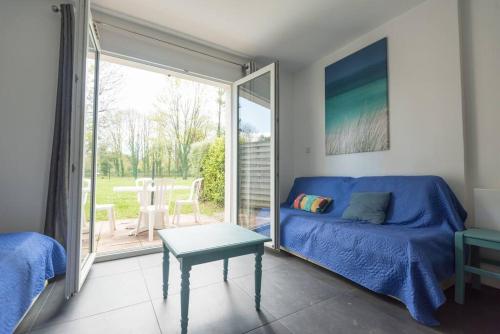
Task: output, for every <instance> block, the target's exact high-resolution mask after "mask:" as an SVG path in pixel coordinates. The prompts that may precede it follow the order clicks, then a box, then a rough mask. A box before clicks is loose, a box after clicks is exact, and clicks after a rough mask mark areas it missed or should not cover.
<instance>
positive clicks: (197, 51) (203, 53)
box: [95, 21, 248, 70]
mask: <svg viewBox="0 0 500 334" xmlns="http://www.w3.org/2000/svg"><path fill="white" fill-rule="evenodd" d="M95 23H96V24H98V25H104V26H109V27H112V28H116V29H119V30H123V31H125V32H128V33H130V34H133V35H137V36H141V37H144V38H147V39H151V40H154V41H157V42H160V43H164V44H168V45H170V46H174V47H177V48H180V49H183V50H186V51H190V52H194V53H198V54H201V55H203V56H205V57H209V58H213V59H217V60H220V61H223V62H226V63H230V64H233V65H236V66H240V67H242V68H243V69H244V70H245V69H246V68H247V67H248V65H246V64H240V63H237V62H235V61H232V60H229V59H225V58H223V57H218V56H214V55H212V54H209V53H206V52H203V51H199V50H195V49H191V48H189V47H186V46H182V45H179V44H176V43H173V42H169V41H166V40H163V39H161V38H157V37H153V36H149V35H146V34H142V33H140V32H137V31H133V30H129V29H126V28H123V27H120V26H117V25H114V24H111V23H104V22H101V21H95Z"/></svg>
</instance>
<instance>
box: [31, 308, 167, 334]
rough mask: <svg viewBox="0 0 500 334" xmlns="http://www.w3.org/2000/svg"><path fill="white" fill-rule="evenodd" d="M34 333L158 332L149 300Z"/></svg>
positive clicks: (108, 333) (111, 333)
mask: <svg viewBox="0 0 500 334" xmlns="http://www.w3.org/2000/svg"><path fill="white" fill-rule="evenodd" d="M32 333H34V334H43V333H47V334H49V333H50V334H67V333H71V334H86V333H92V334H126V333H130V334H136V333H141V334H159V333H160V328H159V326H158V322H157V320H156V316H155V313H154V310H153V306H152V305H151V302H150V301H147V302H145V303H141V304H136V305H132V306H128V307H124V308H120V309H117V310H114V311H110V312H105V313H100V314H98V315H94V316H90V317H86V318H83V319H78V320H74V321H69V322H64V323H61V324H58V325H54V326H50V327H44V328H41V329H38V330H35V331H33V332H32Z"/></svg>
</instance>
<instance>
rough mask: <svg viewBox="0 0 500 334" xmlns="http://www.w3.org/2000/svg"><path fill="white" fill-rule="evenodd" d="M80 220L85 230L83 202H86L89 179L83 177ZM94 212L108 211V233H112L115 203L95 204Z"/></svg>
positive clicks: (114, 221) (114, 222)
mask: <svg viewBox="0 0 500 334" xmlns="http://www.w3.org/2000/svg"><path fill="white" fill-rule="evenodd" d="M82 192H83V195H82V221H83V224H82V225H83V226H85V230H88V226H87V217H86V215H85V204H87V198H88V196H89V192H90V180H89V179H83V185H82ZM94 209H95V212H97V211H107V213H108V224H109V233H111V234H113V232H114V231H115V230H116V220H115V205H114V204H95V207H94Z"/></svg>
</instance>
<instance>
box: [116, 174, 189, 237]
mask: <svg viewBox="0 0 500 334" xmlns="http://www.w3.org/2000/svg"><path fill="white" fill-rule="evenodd" d="M190 189H191V186H184V185H177V184H174V185H173V186H172V190H173V191H176V190H190ZM143 190H144V187H141V186H116V187H113V192H116V193H126V192H132V193H140V192H141V191H143ZM154 191H155V187H154V186H148V192H151V193H154ZM155 228H156V229H161V228H163V222H162V221H161V220H160V219H159V218H158V216H157V215H155ZM132 234H133V233H132V232H130V233H129V235H132Z"/></svg>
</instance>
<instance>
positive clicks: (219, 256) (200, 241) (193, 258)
mask: <svg viewBox="0 0 500 334" xmlns="http://www.w3.org/2000/svg"><path fill="white" fill-rule="evenodd" d="M158 233H159V235H160V238H161V240H162V241H163V298H167V295H168V273H169V265H170V264H169V255H170V253H172V254H173V255H174V256H175V257H176V258H177V260H178V261H179V263H180V267H181V332H182V333H187V328H188V309H189V272H190V270H191V267H192V266H194V265H197V264H202V263H207V262H212V261H218V260H223V261H224V266H223V277H224V281H227V272H228V262H229V260H228V259H229V258H231V257H235V256H241V255H247V254H255V308H256V309H257V310H259V309H260V287H261V282H262V255H263V254H264V243H265V242H268V241H271V239H270V238H268V237H266V236H263V235H261V234H258V233H255V232H252V231H249V230H246V229H244V228H242V227H240V226H237V225H235V224H213V225H204V226H192V227H183V228H178V229H166V230H161V231H159V232H158Z"/></svg>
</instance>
